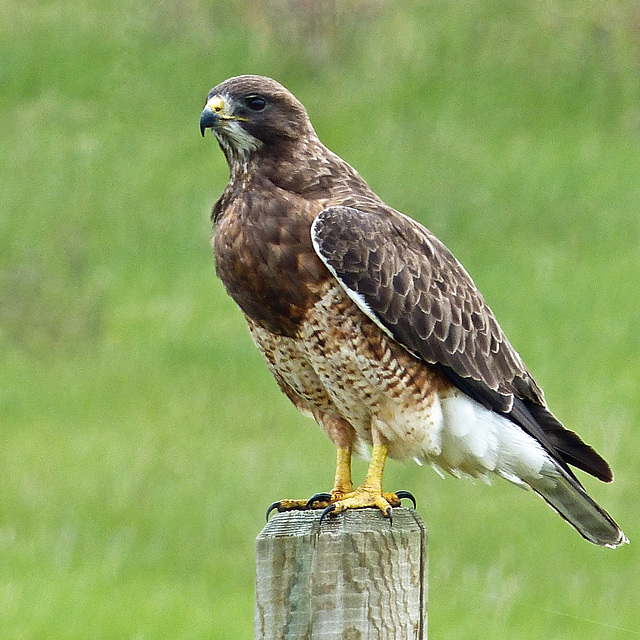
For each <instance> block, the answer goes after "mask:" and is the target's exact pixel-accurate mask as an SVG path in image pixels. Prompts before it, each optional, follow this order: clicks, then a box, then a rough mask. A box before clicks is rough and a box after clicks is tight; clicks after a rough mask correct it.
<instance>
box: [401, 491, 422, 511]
mask: <svg viewBox="0 0 640 640" xmlns="http://www.w3.org/2000/svg"><path fill="white" fill-rule="evenodd" d="M396 495H397V496H398V498H400V500H402V499H403V498H407V499H408V500H411V502H413V508H414V509H415V508H416V507H417V506H418V503H417V502H416V499H415V498H414V496H413V493H411V492H410V491H396Z"/></svg>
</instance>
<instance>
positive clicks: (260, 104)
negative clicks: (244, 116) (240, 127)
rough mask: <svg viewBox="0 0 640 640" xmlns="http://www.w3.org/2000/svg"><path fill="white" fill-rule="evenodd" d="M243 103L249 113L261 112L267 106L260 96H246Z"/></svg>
mask: <svg viewBox="0 0 640 640" xmlns="http://www.w3.org/2000/svg"><path fill="white" fill-rule="evenodd" d="M244 101H245V104H246V105H247V107H249V109H251V111H262V110H263V109H264V108H265V107H266V106H267V101H266V100H265V99H264V98H263V97H262V96H247V97H246V98H245V99H244Z"/></svg>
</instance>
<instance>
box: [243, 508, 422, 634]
mask: <svg viewBox="0 0 640 640" xmlns="http://www.w3.org/2000/svg"><path fill="white" fill-rule="evenodd" d="M319 519H320V513H319V512H318V511H289V512H282V513H278V514H277V515H276V516H274V517H273V518H272V519H271V520H270V522H269V523H268V524H267V525H266V526H265V528H264V529H263V531H262V532H261V533H260V535H259V536H258V538H257V541H256V606H255V638H256V640H276V639H278V640H283V639H285V640H298V639H300V640H302V639H304V640H329V639H332V640H333V639H336V640H338V639H340V640H394V639H397V640H400V639H402V640H407V639H415V640H425V639H426V637H427V531H426V527H425V525H424V523H423V522H422V520H421V519H420V517H419V516H418V515H417V514H416V513H415V511H413V510H412V509H394V510H393V524H391V523H390V521H389V520H388V519H387V518H385V517H383V516H382V514H381V513H380V512H379V511H376V510H374V509H358V510H349V511H345V512H343V513H341V514H339V515H337V516H334V517H329V518H325V520H324V521H323V522H322V524H321V525H320V524H319Z"/></svg>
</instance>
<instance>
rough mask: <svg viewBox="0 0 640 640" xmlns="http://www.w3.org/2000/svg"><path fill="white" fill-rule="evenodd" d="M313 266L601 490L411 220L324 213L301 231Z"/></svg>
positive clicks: (459, 278) (514, 356)
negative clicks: (307, 235) (306, 232)
mask: <svg viewBox="0 0 640 640" xmlns="http://www.w3.org/2000/svg"><path fill="white" fill-rule="evenodd" d="M311 238H312V241H313V245H314V248H315V250H316V252H317V253H318V256H319V257H320V258H321V260H322V261H323V262H324V264H325V265H326V266H327V268H328V269H329V271H331V273H332V274H333V275H334V276H335V277H336V278H337V280H338V281H339V283H340V284H341V285H342V287H343V288H344V289H345V291H346V293H347V294H348V295H349V296H350V297H351V298H352V299H353V300H354V302H355V303H356V304H357V305H358V307H359V308H360V309H361V310H362V311H363V312H364V313H365V314H366V315H367V316H368V317H369V318H371V320H373V321H374V322H375V323H376V324H377V325H378V326H380V327H381V328H382V329H383V331H385V332H386V333H387V334H388V335H389V336H391V337H392V338H393V339H394V340H396V341H397V342H399V343H400V344H401V345H402V346H403V347H404V348H405V349H407V350H408V351H409V352H411V353H412V354H414V355H415V356H417V357H418V358H420V359H422V360H424V361H425V362H428V363H430V364H432V365H434V366H436V367H437V368H439V369H440V371H441V372H442V373H443V374H444V375H445V376H446V377H447V378H448V379H449V380H450V381H451V382H452V383H453V384H455V385H456V386H457V387H458V388H459V389H460V390H462V391H463V392H464V393H466V394H467V395H469V396H470V397H471V398H473V399H474V400H476V401H478V402H480V403H482V404H483V405H484V406H486V407H487V408H489V409H492V410H494V411H496V412H498V413H501V414H503V415H505V416H507V417H508V418H510V419H511V420H512V421H513V422H515V423H516V424H518V425H519V426H521V427H522V428H523V429H524V430H525V431H527V432H528V433H529V434H530V435H531V436H533V437H534V438H535V439H536V440H538V441H539V442H540V443H541V444H543V446H544V447H545V448H546V449H547V450H548V451H549V452H550V453H551V454H552V455H553V456H554V457H555V458H556V459H557V460H558V461H559V462H561V463H563V465H566V464H567V463H569V464H573V465H575V466H578V467H580V468H582V469H583V470H585V471H587V472H589V473H591V474H593V475H595V476H596V477H599V478H600V479H602V480H611V479H612V475H611V470H610V469H609V466H608V465H607V463H606V462H605V461H604V460H603V459H602V458H601V457H600V456H599V455H598V454H597V453H596V452H595V451H593V449H591V447H588V446H587V445H585V444H584V443H583V442H582V440H581V439H580V438H579V437H578V436H577V435H576V434H574V433H573V432H571V431H568V430H567V429H565V428H564V427H563V426H562V424H561V423H560V422H559V421H558V420H557V419H556V418H555V417H554V416H553V414H551V412H550V411H549V410H548V409H547V407H546V404H545V401H544V397H543V394H542V390H541V389H540V388H539V387H538V385H537V384H536V382H535V381H534V379H533V378H532V376H531V375H530V373H529V372H528V371H527V368H526V367H525V365H524V363H523V362H522V359H521V358H520V356H519V355H518V353H517V352H516V350H515V349H514V348H513V347H512V346H511V344H510V343H509V341H508V340H507V338H506V336H505V335H504V333H503V332H502V329H501V328H500V326H499V325H498V322H497V320H496V319H495V316H494V315H493V313H492V311H491V309H489V307H488V306H487V304H486V303H485V301H484V298H483V297H482V295H481V294H480V292H479V291H478V289H477V287H476V285H475V284H474V282H473V280H472V279H471V277H470V276H469V274H468V273H467V272H466V271H465V269H464V267H463V266H462V265H461V264H460V263H459V262H458V261H457V260H456V258H455V257H454V256H453V255H452V254H451V252H450V251H449V250H448V249H447V248H446V247H445V246H444V245H443V244H442V243H441V242H440V241H439V240H438V239H437V238H436V237H435V236H434V235H433V234H431V233H430V232H429V231H428V230H427V229H425V228H424V227H423V226H422V225H420V224H419V223H418V222H416V221H415V220H412V219H411V218H408V217H407V216H405V215H403V214H401V213H398V212H397V211H395V210H393V209H390V208H387V207H384V206H383V205H376V206H370V205H369V206H367V210H366V211H364V210H359V209H354V208H351V207H344V206H339V207H330V208H328V209H325V210H324V211H322V212H320V214H319V215H318V216H317V217H316V218H315V220H314V222H313V225H312V227H311Z"/></svg>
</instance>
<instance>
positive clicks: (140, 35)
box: [0, 0, 640, 640]
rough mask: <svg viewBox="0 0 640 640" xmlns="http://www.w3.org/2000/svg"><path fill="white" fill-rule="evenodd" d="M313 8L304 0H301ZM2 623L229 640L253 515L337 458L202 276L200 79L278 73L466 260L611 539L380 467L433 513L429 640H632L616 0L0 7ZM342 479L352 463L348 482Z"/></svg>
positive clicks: (630, 113)
mask: <svg viewBox="0 0 640 640" xmlns="http://www.w3.org/2000/svg"><path fill="white" fill-rule="evenodd" d="M314 7H315V8H314ZM0 17H1V19H0V87H2V91H1V92H0V110H1V113H2V117H1V118H0V140H1V141H2V144H0V167H1V176H2V178H1V179H2V183H1V185H0V354H1V361H0V362H1V366H0V422H1V425H0V637H1V638H11V639H15V640H31V639H34V640H35V639H45V638H46V639H51V638H54V639H56V640H58V639H60V640H63V639H64V640H67V639H68V640H71V639H73V640H80V639H82V640H85V639H87V638H92V639H96V640H97V639H105V640H107V639H109V640H112V639H114V638H118V639H119V638H129V639H132V640H134V639H135V640H148V639H171V640H173V639H176V640H182V639H185V640H186V639H202V638H214V639H230V638H251V637H253V636H252V633H253V544H254V538H255V536H256V535H257V534H258V532H259V531H260V529H261V527H262V526H263V521H264V509H265V507H266V505H268V504H269V503H270V502H271V501H272V500H275V499H278V498H281V497H303V496H308V495H311V494H312V493H313V492H315V491H317V490H326V489H328V488H329V485H330V483H331V480H332V478H333V461H334V451H333V448H332V446H331V445H330V443H329V442H328V440H327V439H326V438H325V437H324V436H323V435H322V434H321V433H320V431H319V430H318V429H317V428H316V427H315V426H314V425H313V423H311V422H310V421H309V420H307V419H305V418H303V417H302V416H300V415H298V414H297V413H296V411H295V410H294V409H293V407H291V406H290V405H289V403H288V401H287V400H286V398H284V396H282V395H281V394H280V393H279V391H278V390H277V387H276V385H275V383H274V382H273V381H272V380H271V378H270V376H269V374H268V372H267V370H266V368H265V367H264V366H263V364H262V361H261V357H260V355H259V354H258V353H257V352H256V350H255V349H254V347H253V345H252V344H251V341H250V339H249V337H248V334H247V332H246V329H245V326H244V323H243V321H242V318H241V315H240V313H239V312H238V311H237V310H236V308H235V307H234V305H233V303H232V302H231V300H230V299H228V298H227V297H226V295H225V293H224V291H223V289H222V286H221V285H220V283H219V282H218V281H217V280H216V279H215V276H214V270H213V258H212V255H211V250H210V246H209V237H210V223H209V219H208V214H209V209H210V207H211V205H212V204H213V202H214V201H215V199H216V198H217V197H218V195H219V193H220V192H221V190H222V189H223V187H224V185H225V183H226V179H227V168H226V165H225V163H224V158H223V156H222V154H221V153H220V151H219V150H218V148H217V145H216V144H215V142H214V139H213V137H210V136H207V138H206V139H205V140H204V141H203V140H202V139H201V138H200V135H199V131H198V118H199V114H200V109H201V107H202V105H203V102H204V98H205V96H206V92H207V91H208V89H209V88H210V87H211V86H213V85H215V84H217V83H218V82H220V81H221V80H223V79H224V78H226V77H228V76H230V75H235V74H239V73H261V74H266V75H271V76H273V77H276V78H277V79H279V80H280V81H281V82H283V83H284V84H285V85H287V86H288V87H289V88H290V89H291V90H292V91H294V92H295V93H296V95H298V97H299V98H300V99H301V100H302V101H303V102H304V103H305V104H306V106H307V108H308V110H309V113H310V115H311V118H312V120H313V122H314V124H315V126H316V129H317V131H318V133H319V134H320V137H321V139H322V140H323V141H324V142H325V143H326V144H327V145H328V146H329V147H330V148H332V149H333V150H334V151H336V152H337V153H339V154H340V155H341V156H343V157H344V158H345V159H347V160H348V161H350V162H351V164H353V165H354V166H356V168H358V170H359V171H360V172H361V173H362V174H363V175H364V177H365V178H366V179H367V180H369V182H370V184H371V185H372V186H373V187H374V188H375V189H376V191H377V192H378V193H379V194H380V195H381V196H383V197H384V198H385V200H386V201H387V202H389V203H390V204H391V205H393V206H395V207H396V208H398V209H400V210H402V211H404V212H405V213H407V214H409V215H412V216H414V217H416V218H418V219H420V220H421V221H423V222H424V223H425V224H427V226H429V228H431V229H432V230H433V231H434V232H435V233H436V234H438V235H439V237H440V238H441V239H443V240H444V241H445V242H446V243H447V245H448V246H449V247H450V248H451V249H452V250H453V251H454V253H455V254H456V255H457V256H458V257H459V258H460V259H461V260H462V262H463V263H464V264H465V266H466V267H467V268H468V270H469V271H470V272H471V273H472V274H473V276H474V278H475V280H476V282H477V283H478V285H479V286H480V288H481V289H482V290H483V292H484V294H485V297H486V298H487V299H488V301H489V303H490V304H491V306H492V307H493V309H494V311H495V312H496V314H497V316H498V318H499V319H500V321H501V323H502V325H503V327H504V328H505V330H506V332H507V334H508V335H509V337H510V339H511V341H512V342H513V343H514V345H515V346H516V348H518V350H519V351H520V352H521V354H522V355H523V357H524V359H525V361H526V362H527V363H528V364H529V367H530V368H531V369H532V371H533V372H534V375H536V377H537V379H538V381H539V382H540V383H541V384H542V386H543V387H544V388H545V390H546V394H547V398H548V400H549V402H550V404H551V407H552V408H553V409H554V411H555V412H556V413H557V415H558V416H559V417H560V418H561V419H563V420H564V421H565V423H566V424H567V425H568V426H570V427H572V428H575V429H576V430H578V431H579V432H580V434H581V435H582V436H583V437H584V438H585V439H586V440H587V441H588V442H590V443H591V444H593V445H594V446H595V447H596V448H597V449H598V450H599V451H600V452H601V453H602V454H603V455H604V456H605V457H606V458H607V459H608V460H609V461H610V463H611V464H612V466H613V468H614V471H615V472H616V475H617V478H616V482H615V483H614V484H613V485H611V486H604V485H601V484H599V483H597V482H595V481H594V482H591V481H590V480H589V478H586V479H585V484H586V486H587V487H588V488H589V489H590V490H591V492H592V493H593V495H594V497H596V499H598V500H599V501H601V502H602V504H603V505H604V506H605V507H606V508H607V509H608V510H609V511H610V512H611V513H612V514H613V515H614V516H615V517H616V519H617V520H618V521H619V522H620V524H621V525H622V526H623V528H624V529H625V532H626V533H627V535H628V536H629V538H631V540H632V544H631V545H629V546H626V547H624V548H622V549H619V550H617V551H609V550H602V549H598V548H595V547H592V546H590V545H589V544H588V543H586V542H584V541H583V540H582V539H581V538H580V537H579V536H578V534H577V533H575V532H574V531H573V530H572V529H570V528H569V527H568V526H567V525H566V524H565V523H563V522H562V521H561V519H560V518H558V517H557V516H555V515H554V514H553V513H552V512H551V511H550V510H549V509H548V508H547V507H546V506H545V505H544V504H543V502H542V501H541V500H539V499H537V498H536V497H534V496H533V495H527V494H525V493H523V492H521V491H518V490H517V489H514V488H513V487H511V486H508V485H507V483H496V484H495V485H494V486H493V487H485V486H483V485H477V486H473V485H472V484H470V483H468V482H462V481H457V480H454V479H452V478H447V479H444V480H442V479H440V478H439V477H438V476H437V475H436V474H435V473H433V472H432V471H430V470H427V469H420V468H418V467H415V466H410V465H407V466H402V465H400V464H398V463H394V462H391V463H390V464H389V466H388V473H387V475H386V476H385V477H386V480H387V487H388V488H389V489H394V488H406V489H410V490H411V491H413V492H414V493H415V494H416V496H417V499H418V504H419V512H420V514H421V515H422V517H423V518H424V519H425V520H426V521H427V523H428V526H429V528H430V535H431V541H430V584H429V591H430V600H429V606H430V611H429V618H430V620H429V625H430V627H429V637H430V638H433V639H434V640H447V639H449V640H454V639H459V638H464V637H467V638H470V637H472V638H476V639H478V640H481V639H484V638H518V639H519V640H529V639H531V640H533V639H539V638H542V637H545V638H553V639H554V640H558V639H575V638H581V639H598V640H600V639H616V640H618V639H620V640H624V639H626V638H632V637H637V636H640V606H639V603H640V601H639V596H638V594H639V593H640V556H639V553H638V546H637V545H638V544H639V543H640V531H639V529H640V514H639V510H638V482H637V480H638V475H637V467H638V465H637V457H638V455H639V451H640V446H639V445H640V442H639V437H638V430H637V425H638V424H639V423H640V396H639V393H638V379H639V378H640V338H639V334H638V333H636V331H637V326H636V322H638V321H639V320H640V304H639V303H640V296H639V294H638V281H639V274H640V215H639V213H640V12H639V11H638V8H637V5H635V4H634V3H625V2H613V1H608V0H607V1H604V2H590V1H588V2H583V1H578V0H565V1H560V0H548V1H547V2H543V3H539V4H535V3H534V4H532V3H528V2H523V1H518V0H517V1H516V2H505V1H502V0H498V1H497V2H496V1H495V0H474V1H472V2H468V3H455V2H444V1H433V2H420V1H419V0H411V1H408V0H405V1H404V2H402V3H395V2H390V1H389V2H385V1H384V0H359V1H356V0H353V1H352V2H347V1H346V0H344V1H342V2H340V1H337V0H335V1H331V2H329V1H327V2H318V3H315V4H314V3H307V2H301V1H300V0H264V2H262V3H255V2H252V1H251V0H246V1H244V2H237V3H222V2H213V1H210V2H207V1H206V0H188V1H187V2H180V1H178V0H160V1H159V2H155V3H150V2H144V1H137V2H136V1H134V0H107V1H106V2H103V3H95V2H89V1H88V0H73V1H71V0H50V1H45V2H43V1H42V0H38V1H36V0H20V1H18V0H3V1H2V5H1V6H0ZM363 471H364V465H363V463H358V465H357V473H358V474H362V473H363Z"/></svg>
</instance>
